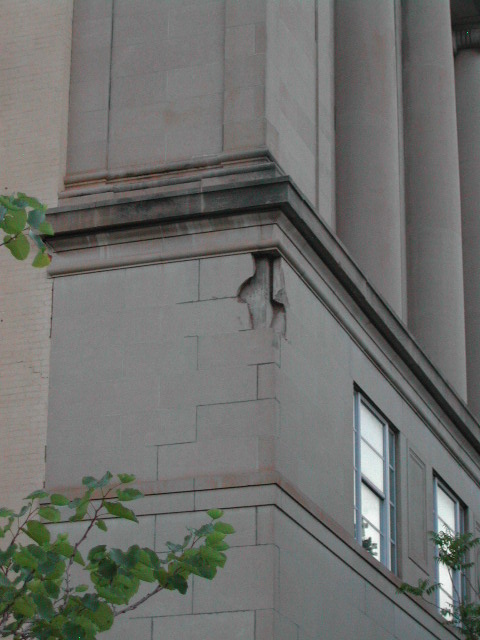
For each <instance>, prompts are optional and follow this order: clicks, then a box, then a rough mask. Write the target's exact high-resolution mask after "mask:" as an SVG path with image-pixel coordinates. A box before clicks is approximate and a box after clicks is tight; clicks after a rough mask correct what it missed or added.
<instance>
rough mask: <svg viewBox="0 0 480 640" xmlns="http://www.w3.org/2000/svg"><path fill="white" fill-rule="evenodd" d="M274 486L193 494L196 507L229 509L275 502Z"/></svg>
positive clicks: (215, 490)
mask: <svg viewBox="0 0 480 640" xmlns="http://www.w3.org/2000/svg"><path fill="white" fill-rule="evenodd" d="M276 491H277V489H276V487H275V485H273V484H268V485H260V486H255V487H240V488H234V489H222V490H221V491H219V490H217V489H214V490H210V491H199V492H198V493H197V494H196V496H195V507H196V508H197V509H215V508H219V509H231V508H234V507H244V506H247V505H250V506H257V505H270V504H272V503H274V502H275V497H276V495H277V494H276Z"/></svg>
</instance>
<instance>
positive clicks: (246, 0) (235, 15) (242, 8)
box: [225, 0, 266, 27]
mask: <svg viewBox="0 0 480 640" xmlns="http://www.w3.org/2000/svg"><path fill="white" fill-rule="evenodd" d="M265 7H266V3H265V1H264V0H227V2H226V5H225V11H226V13H225V22H226V25H227V27H233V26H235V25H240V24H251V23H254V22H264V21H265Z"/></svg>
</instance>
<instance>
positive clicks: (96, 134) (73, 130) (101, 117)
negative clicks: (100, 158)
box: [69, 109, 108, 145]
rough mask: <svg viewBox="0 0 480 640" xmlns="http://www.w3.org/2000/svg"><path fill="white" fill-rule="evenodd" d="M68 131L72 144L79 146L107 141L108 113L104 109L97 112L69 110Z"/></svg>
mask: <svg viewBox="0 0 480 640" xmlns="http://www.w3.org/2000/svg"><path fill="white" fill-rule="evenodd" d="M70 116H71V120H70V122H69V131H70V134H71V136H72V138H73V144H75V145H80V144H85V143H88V142H90V141H99V140H102V141H103V140H106V139H107V127H108V122H107V121H108V113H107V111H106V109H99V110H98V111H78V110H76V109H71V110H70Z"/></svg>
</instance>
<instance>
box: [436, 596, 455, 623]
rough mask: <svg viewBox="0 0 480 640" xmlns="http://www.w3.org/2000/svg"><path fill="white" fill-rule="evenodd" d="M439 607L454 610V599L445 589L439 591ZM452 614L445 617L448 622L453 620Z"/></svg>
mask: <svg viewBox="0 0 480 640" xmlns="http://www.w3.org/2000/svg"><path fill="white" fill-rule="evenodd" d="M438 606H439V608H440V609H448V610H449V611H451V610H452V598H451V597H450V596H449V595H448V593H446V592H445V591H444V590H443V589H439V590H438ZM451 617H452V616H451V614H447V615H445V618H447V619H448V620H449V619H450V618H451Z"/></svg>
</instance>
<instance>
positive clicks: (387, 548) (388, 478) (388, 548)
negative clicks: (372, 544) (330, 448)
mask: <svg viewBox="0 0 480 640" xmlns="http://www.w3.org/2000/svg"><path fill="white" fill-rule="evenodd" d="M362 404H363V406H364V407H365V408H366V409H367V410H368V411H370V412H371V413H372V414H373V415H374V416H375V418H377V420H379V421H380V422H381V424H382V425H383V485H384V490H383V491H381V490H380V489H379V488H378V487H376V486H375V485H374V484H373V483H372V482H371V481H370V480H369V479H368V478H367V477H366V476H365V475H364V474H363V473H362V460H361V446H360V445H361V440H362V429H361V420H360V407H361V405H362ZM353 428H354V515H355V520H354V522H355V538H356V539H357V540H358V542H359V543H360V544H362V539H363V528H362V524H363V521H364V520H365V519H364V518H363V516H362V484H364V485H366V486H367V487H368V488H369V489H370V490H371V491H373V492H374V493H375V495H376V496H377V497H378V498H379V499H380V504H381V507H380V531H379V533H380V553H379V557H378V558H377V559H378V560H379V561H380V562H381V563H382V564H384V565H385V566H386V567H387V568H388V569H390V571H392V572H393V573H396V572H397V535H396V531H397V523H396V468H395V466H396V465H395V449H396V432H395V431H394V429H392V426H391V425H390V423H389V422H388V420H386V419H385V417H384V416H383V415H382V414H381V413H380V412H379V410H378V409H377V408H376V407H375V406H374V405H373V404H372V403H371V402H370V401H369V400H368V399H367V398H366V397H365V396H364V395H363V393H361V392H360V391H359V390H355V393H354V425H353ZM365 442H366V441H365ZM370 526H373V525H370Z"/></svg>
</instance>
